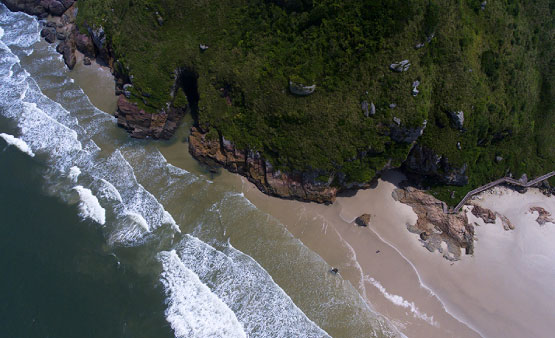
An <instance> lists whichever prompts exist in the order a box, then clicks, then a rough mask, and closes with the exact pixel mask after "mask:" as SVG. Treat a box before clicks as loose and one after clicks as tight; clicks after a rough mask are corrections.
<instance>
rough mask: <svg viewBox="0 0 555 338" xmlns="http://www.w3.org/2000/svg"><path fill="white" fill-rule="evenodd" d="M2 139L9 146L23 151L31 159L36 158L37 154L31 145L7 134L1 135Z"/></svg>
mask: <svg viewBox="0 0 555 338" xmlns="http://www.w3.org/2000/svg"><path fill="white" fill-rule="evenodd" d="M0 138H2V139H3V140H4V141H6V143H7V144H8V145H11V146H14V147H16V148H17V149H19V150H21V151H22V152H24V153H25V154H27V155H29V156H31V157H35V153H33V151H32V150H31V148H30V147H29V145H28V144H27V143H25V141H23V140H22V139H19V138H17V137H15V136H13V135H10V134H6V133H0Z"/></svg>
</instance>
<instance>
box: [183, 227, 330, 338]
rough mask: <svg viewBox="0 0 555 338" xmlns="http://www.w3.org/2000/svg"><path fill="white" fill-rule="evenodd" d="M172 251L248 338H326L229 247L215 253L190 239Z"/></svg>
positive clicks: (252, 264) (247, 259)
mask: <svg viewBox="0 0 555 338" xmlns="http://www.w3.org/2000/svg"><path fill="white" fill-rule="evenodd" d="M176 250H177V252H178V253H179V256H180V258H181V261H182V262H183V264H184V265H185V266H186V267H187V268H189V269H191V270H192V271H194V272H195V273H196V274H197V275H198V276H199V278H200V280H201V281H203V282H204V283H206V284H207V285H208V286H209V287H210V289H211V290H212V292H214V293H215V294H216V295H217V296H218V297H219V298H220V299H221V300H222V301H223V302H224V303H226V304H227V306H229V307H230V308H231V309H232V310H233V311H234V313H235V315H236V316H237V318H238V319H239V321H240V322H241V323H242V324H243V326H244V328H245V330H246V332H248V334H249V337H269V336H271V337H301V336H302V337H329V336H328V335H327V333H326V332H325V331H324V330H322V329H321V328H320V327H318V326H317V325H316V324H315V323H314V322H312V321H311V320H310V319H309V318H308V317H307V316H306V315H305V314H304V313H303V312H302V311H301V310H300V309H299V308H298V307H297V306H296V305H295V303H293V300H292V299H291V298H290V297H289V296H288V295H287V294H286V293H285V292H284V291H283V289H281V288H280V287H279V286H278V285H277V284H276V283H275V282H274V280H273V279H272V277H271V276H270V275H269V274H268V273H267V272H266V270H264V268H263V267H262V266H260V264H258V263H257V262H256V261H255V260H254V259H252V258H251V257H250V256H248V255H246V254H244V253H242V252H241V251H239V250H236V249H235V248H233V247H231V246H229V247H228V248H227V249H226V250H225V251H224V252H221V251H218V250H216V249H215V248H213V247H211V246H210V245H208V244H206V243H204V242H203V241H201V240H199V239H198V238H196V237H193V236H190V235H185V237H184V239H183V241H182V242H181V243H180V244H179V245H178V247H177V248H176Z"/></svg>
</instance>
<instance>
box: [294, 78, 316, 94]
mask: <svg viewBox="0 0 555 338" xmlns="http://www.w3.org/2000/svg"><path fill="white" fill-rule="evenodd" d="M289 90H290V91H291V93H293V94H295V95H299V96H308V95H310V94H312V93H314V91H315V90H316V85H315V84H313V85H312V86H306V85H304V84H302V83H297V82H293V81H291V80H289Z"/></svg>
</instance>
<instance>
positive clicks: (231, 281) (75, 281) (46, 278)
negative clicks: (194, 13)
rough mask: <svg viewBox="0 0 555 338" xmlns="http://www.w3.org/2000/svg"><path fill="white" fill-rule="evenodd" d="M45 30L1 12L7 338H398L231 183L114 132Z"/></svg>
mask: <svg viewBox="0 0 555 338" xmlns="http://www.w3.org/2000/svg"><path fill="white" fill-rule="evenodd" d="M40 27H41V23H40V22H38V21H37V20H36V19H35V18H33V17H30V16H27V15H25V14H22V13H11V12H9V11H8V10H7V9H6V8H5V7H4V6H2V5H0V210H1V215H2V217H1V219H0V231H1V234H2V235H1V236H0V250H1V253H0V256H1V257H0V269H1V271H2V278H1V279H0V283H1V284H0V290H1V291H0V299H1V301H0V309H1V310H0V311H1V312H0V333H2V336H6V337H328V336H334V337H382V336H394V335H395V333H394V330H392V329H391V327H390V325H389V324H388V323H387V320H385V319H384V318H382V317H381V316H379V315H378V314H376V313H375V312H374V311H373V310H372V307H371V305H369V304H367V303H366V302H365V301H364V300H363V299H362V298H361V297H360V295H359V294H358V293H357V292H356V290H355V289H354V288H353V287H352V285H350V283H349V282H347V281H344V280H342V279H341V277H339V276H334V275H331V274H329V273H328V269H329V266H328V265H327V264H326V262H325V261H323V260H322V259H321V258H320V257H319V256H318V255H317V254H315V253H314V252H312V251H310V250H309V249H308V248H306V247H305V246H304V245H303V244H302V243H301V242H300V241H299V240H297V239H295V238H294V237H293V236H292V235H291V234H290V233H289V232H288V231H287V230H286V228H285V227H284V226H283V225H282V224H280V223H279V222H278V221H277V220H275V219H273V218H272V217H271V216H270V215H268V214H265V213H264V212H262V211H260V210H258V209H257V208H256V207H255V206H253V205H252V204H251V203H250V202H249V201H248V200H247V199H246V198H245V197H244V196H243V195H242V194H241V193H240V192H239V191H237V189H235V188H234V187H233V186H232V185H226V184H223V183H218V182H216V183H215V182H214V181H213V180H212V178H211V177H210V176H209V175H208V174H207V173H204V172H203V171H202V170H201V169H200V168H199V167H198V166H196V165H194V164H191V165H190V166H188V167H186V166H184V167H178V166H176V165H174V164H172V163H170V162H168V160H167V159H166V158H165V157H164V155H163V154H162V151H161V149H162V148H164V147H167V146H168V144H170V143H171V142H148V141H140V140H133V139H130V138H129V137H128V136H127V135H126V133H125V132H124V131H123V130H121V129H119V128H117V126H116V123H115V119H114V118H113V117H112V116H111V114H109V113H106V112H104V111H102V110H100V109H98V108H96V107H95V106H94V105H93V104H92V103H91V102H90V100H89V98H88V97H87V96H86V95H85V93H84V91H83V90H82V89H81V88H80V87H79V86H78V85H77V84H75V83H74V81H73V79H72V78H71V77H70V72H69V71H68V70H67V69H66V68H65V66H64V64H63V61H62V60H61V57H60V55H59V54H57V53H56V52H55V50H54V48H55V47H54V46H52V45H48V44H46V43H45V42H44V41H41V40H40V36H39V32H40ZM186 130H187V125H185V126H183V129H182V130H181V134H180V136H178V138H181V137H182V136H183V134H184V133H185V132H186ZM172 142H174V143H175V142H180V141H176V140H174V141H172ZM182 151H183V152H184V153H185V152H186V151H187V147H186V145H185V144H183V146H182ZM191 163H193V162H191Z"/></svg>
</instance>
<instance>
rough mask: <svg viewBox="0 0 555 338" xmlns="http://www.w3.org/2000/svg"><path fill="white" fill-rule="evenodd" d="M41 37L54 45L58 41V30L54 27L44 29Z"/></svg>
mask: <svg viewBox="0 0 555 338" xmlns="http://www.w3.org/2000/svg"><path fill="white" fill-rule="evenodd" d="M40 36H42V37H43V38H44V39H45V40H46V42H48V43H53V42H54V41H56V29H54V28H52V27H44V28H43V29H42V30H41V31H40Z"/></svg>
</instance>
